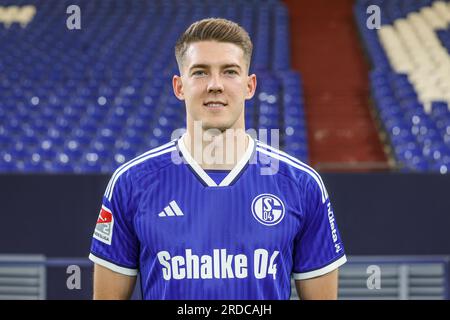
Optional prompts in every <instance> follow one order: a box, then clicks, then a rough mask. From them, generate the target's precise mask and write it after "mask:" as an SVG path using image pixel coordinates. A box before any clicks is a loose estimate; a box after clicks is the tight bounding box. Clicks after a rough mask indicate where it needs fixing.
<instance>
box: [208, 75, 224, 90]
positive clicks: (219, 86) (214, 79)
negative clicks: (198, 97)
mask: <svg viewBox="0 0 450 320" xmlns="http://www.w3.org/2000/svg"><path fill="white" fill-rule="evenodd" d="M221 92H223V83H222V81H221V79H220V75H212V76H211V77H210V80H209V83H208V93H221Z"/></svg>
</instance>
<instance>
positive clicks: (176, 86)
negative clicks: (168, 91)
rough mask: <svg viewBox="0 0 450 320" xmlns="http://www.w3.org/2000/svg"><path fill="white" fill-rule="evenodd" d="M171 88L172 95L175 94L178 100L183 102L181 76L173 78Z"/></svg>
mask: <svg viewBox="0 0 450 320" xmlns="http://www.w3.org/2000/svg"><path fill="white" fill-rule="evenodd" d="M172 87H173V93H174V94H175V96H176V97H177V98H178V99H180V100H184V92H183V81H182V79H181V76H177V75H174V76H173V78H172Z"/></svg>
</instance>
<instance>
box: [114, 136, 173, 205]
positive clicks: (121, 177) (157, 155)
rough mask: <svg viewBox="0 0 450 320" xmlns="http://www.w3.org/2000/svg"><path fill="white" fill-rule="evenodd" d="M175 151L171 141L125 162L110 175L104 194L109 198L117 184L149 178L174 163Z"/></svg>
mask: <svg viewBox="0 0 450 320" xmlns="http://www.w3.org/2000/svg"><path fill="white" fill-rule="evenodd" d="M176 150H177V147H176V140H172V141H170V142H168V143H166V144H163V145H161V146H159V147H157V148H153V149H150V150H149V151H146V152H144V153H142V154H140V155H138V156H137V157H135V158H133V159H131V160H129V161H127V162H125V163H124V164H123V165H121V166H120V167H118V168H117V169H116V170H115V171H114V173H113V174H112V176H111V179H110V181H109V184H108V187H107V191H106V194H107V195H109V196H111V194H112V190H113V189H114V187H115V186H116V185H117V184H124V183H125V184H127V181H128V182H129V181H132V180H136V179H139V178H140V177H141V176H143V175H145V176H149V175H151V174H152V173H157V172H158V171H159V170H161V169H163V168H165V167H167V166H168V165H170V164H172V163H174V162H173V159H172V157H173V152H174V151H176Z"/></svg>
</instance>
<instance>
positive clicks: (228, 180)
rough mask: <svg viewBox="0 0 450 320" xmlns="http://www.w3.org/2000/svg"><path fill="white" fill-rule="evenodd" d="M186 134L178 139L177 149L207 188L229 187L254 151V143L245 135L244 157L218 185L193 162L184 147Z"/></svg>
mask: <svg viewBox="0 0 450 320" xmlns="http://www.w3.org/2000/svg"><path fill="white" fill-rule="evenodd" d="M185 135H186V133H185V134H183V135H182V136H181V137H180V138H179V139H178V142H177V144H178V148H179V150H180V152H181V155H182V156H183V158H184V159H185V160H186V162H187V164H188V165H189V166H190V167H191V168H192V170H193V171H194V173H196V175H197V176H198V177H199V178H200V179H201V180H202V182H203V183H205V184H206V185H207V186H208V187H226V186H229V185H230V184H231V183H232V182H233V181H234V180H235V178H236V177H237V176H238V175H239V174H240V173H241V172H242V171H243V170H244V168H245V167H246V164H247V162H248V161H249V160H250V158H251V156H252V154H253V151H254V149H255V142H254V140H253V138H252V137H251V136H250V135H249V134H247V136H248V138H249V139H248V146H247V150H246V151H245V153H244V156H243V157H242V158H241V160H239V162H238V163H237V164H236V165H235V166H234V168H233V169H232V170H231V171H230V173H228V175H227V176H226V177H225V178H224V179H223V180H222V181H221V182H220V184H219V185H218V184H217V183H216V182H215V181H214V180H213V179H211V177H210V176H209V175H208V174H207V173H206V172H205V170H203V168H202V167H200V165H199V164H198V163H197V162H196V161H195V160H194V158H193V157H192V156H191V154H190V153H189V151H188V149H187V148H186V145H185V144H184V137H185Z"/></svg>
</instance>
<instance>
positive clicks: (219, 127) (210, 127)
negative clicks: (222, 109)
mask: <svg viewBox="0 0 450 320" xmlns="http://www.w3.org/2000/svg"><path fill="white" fill-rule="evenodd" d="M230 128H231V125H227V124H223V123H217V124H214V123H204V124H203V125H202V129H203V131H220V132H221V133H223V132H225V131H226V130H227V129H230Z"/></svg>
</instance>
